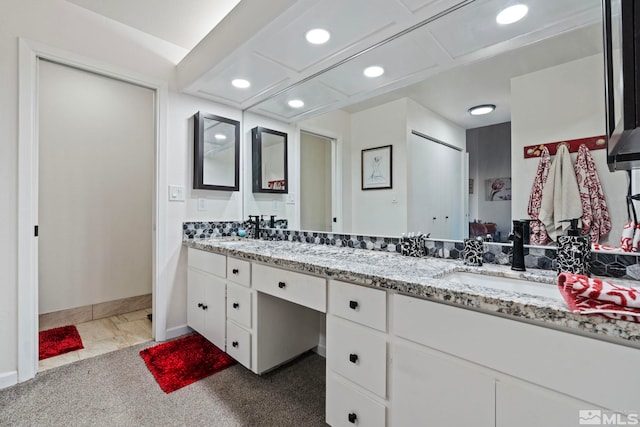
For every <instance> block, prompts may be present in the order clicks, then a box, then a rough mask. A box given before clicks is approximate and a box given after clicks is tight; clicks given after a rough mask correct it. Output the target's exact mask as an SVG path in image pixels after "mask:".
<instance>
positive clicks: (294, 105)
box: [288, 99, 304, 108]
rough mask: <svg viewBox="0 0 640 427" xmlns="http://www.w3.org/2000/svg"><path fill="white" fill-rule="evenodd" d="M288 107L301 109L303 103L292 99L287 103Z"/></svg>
mask: <svg viewBox="0 0 640 427" xmlns="http://www.w3.org/2000/svg"><path fill="white" fill-rule="evenodd" d="M288 104H289V107H291V108H302V107H304V102H302V101H301V100H299V99H292V100H291V101H289V102H288Z"/></svg>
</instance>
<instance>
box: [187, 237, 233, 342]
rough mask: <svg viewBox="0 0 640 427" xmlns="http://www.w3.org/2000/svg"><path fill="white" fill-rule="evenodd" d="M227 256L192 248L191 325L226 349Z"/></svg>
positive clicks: (188, 271)
mask: <svg viewBox="0 0 640 427" xmlns="http://www.w3.org/2000/svg"><path fill="white" fill-rule="evenodd" d="M226 258H227V257H226V256H224V255H218V254H214V253H209V252H205V251H199V250H195V249H191V248H190V249H189V259H188V270H187V324H188V325H189V326H190V327H191V328H193V329H194V330H196V331H197V332H198V333H200V334H201V335H202V336H203V337H205V338H206V339H208V340H209V341H211V342H212V343H213V344H215V345H216V346H218V347H219V348H220V349H222V350H225V336H226V310H225V292H226V279H225V275H226V263H227V261H226Z"/></svg>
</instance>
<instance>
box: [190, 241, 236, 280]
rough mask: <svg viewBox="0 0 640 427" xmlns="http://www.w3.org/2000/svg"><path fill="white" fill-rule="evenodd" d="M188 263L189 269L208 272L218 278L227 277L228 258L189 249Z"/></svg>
mask: <svg viewBox="0 0 640 427" xmlns="http://www.w3.org/2000/svg"><path fill="white" fill-rule="evenodd" d="M187 262H188V264H189V267H193V268H197V269H198V270H202V271H206V272H207V273H211V274H215V275H216V276H220V277H225V272H226V268H227V257H226V256H224V255H220V254H214V253H212V252H207V251H201V250H200V249H193V248H189V252H188V261H187Z"/></svg>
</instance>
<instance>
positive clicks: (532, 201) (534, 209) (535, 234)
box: [527, 146, 551, 245]
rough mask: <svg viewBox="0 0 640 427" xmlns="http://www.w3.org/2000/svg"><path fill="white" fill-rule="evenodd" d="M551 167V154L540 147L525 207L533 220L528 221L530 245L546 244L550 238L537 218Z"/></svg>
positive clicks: (545, 148)
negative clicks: (536, 166)
mask: <svg viewBox="0 0 640 427" xmlns="http://www.w3.org/2000/svg"><path fill="white" fill-rule="evenodd" d="M550 167H551V156H550V155H549V150H548V149H547V147H546V146H545V147H544V148H542V154H540V161H539V162H538V170H537V171H536V176H535V178H534V179H533V186H532V187H531V195H530V196H529V206H528V207H527V213H528V214H529V217H530V218H531V219H532V220H533V221H531V223H530V227H531V235H530V241H531V244H532V245H546V244H547V243H549V242H551V238H549V235H548V234H547V229H546V228H545V226H544V224H543V223H542V221H540V220H539V219H538V214H539V213H540V204H541V203H542V189H543V188H544V184H545V183H546V182H547V176H548V175H549V168H550Z"/></svg>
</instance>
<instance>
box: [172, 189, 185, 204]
mask: <svg viewBox="0 0 640 427" xmlns="http://www.w3.org/2000/svg"><path fill="white" fill-rule="evenodd" d="M169 201H171V202H184V185H170V186H169Z"/></svg>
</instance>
